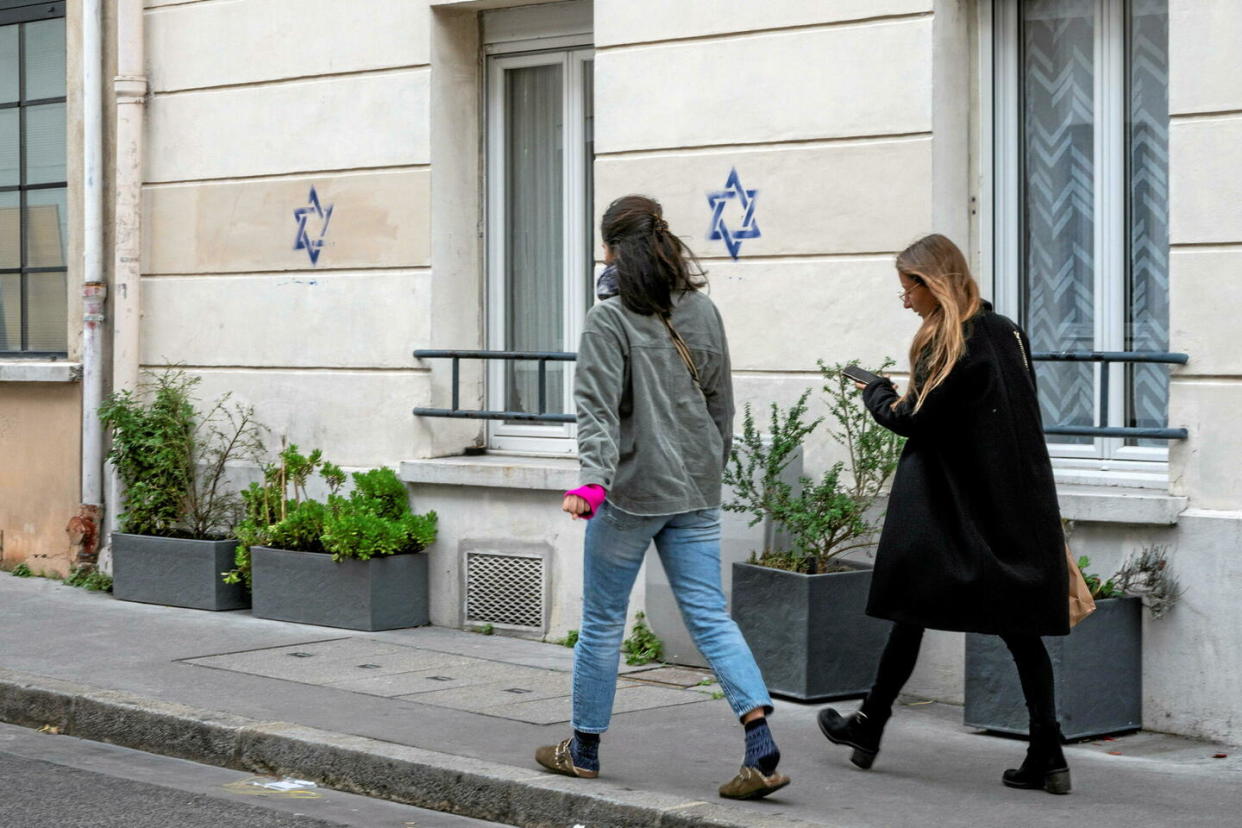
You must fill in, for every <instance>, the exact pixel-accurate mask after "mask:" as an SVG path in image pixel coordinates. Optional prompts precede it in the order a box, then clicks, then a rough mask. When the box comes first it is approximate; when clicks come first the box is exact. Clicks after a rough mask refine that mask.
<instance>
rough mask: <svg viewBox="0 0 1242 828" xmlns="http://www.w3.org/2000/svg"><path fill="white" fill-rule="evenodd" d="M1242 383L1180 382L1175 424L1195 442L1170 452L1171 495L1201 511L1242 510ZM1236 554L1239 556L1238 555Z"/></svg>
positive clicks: (1172, 412) (1175, 390)
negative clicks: (1241, 433)
mask: <svg viewBox="0 0 1242 828" xmlns="http://www.w3.org/2000/svg"><path fill="white" fill-rule="evenodd" d="M1239 410H1242V381H1239V380H1214V381H1207V380H1198V381H1195V380H1190V381H1181V382H1179V381H1178V380H1177V379H1176V378H1174V380H1173V382H1172V394H1171V400H1170V402H1169V422H1170V423H1171V424H1176V425H1177V426H1184V427H1185V428H1186V429H1187V430H1188V431H1189V432H1190V436H1189V437H1188V438H1187V439H1186V440H1181V441H1176V442H1174V443H1173V444H1172V445H1171V446H1170V448H1169V466H1170V476H1171V477H1172V479H1171V480H1170V481H1169V482H1170V486H1169V488H1170V490H1171V491H1172V492H1173V494H1178V495H1188V496H1189V497H1190V505H1191V507H1192V508H1195V509H1220V510H1235V511H1236V510H1238V509H1239V508H1240V507H1242V476H1239V474H1238V469H1240V468H1242V441H1239V440H1238V439H1237V437H1236V433H1237V412H1238V411H1239ZM1235 551H1236V550H1235Z"/></svg>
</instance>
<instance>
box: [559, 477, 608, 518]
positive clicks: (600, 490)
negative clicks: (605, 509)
mask: <svg viewBox="0 0 1242 828" xmlns="http://www.w3.org/2000/svg"><path fill="white" fill-rule="evenodd" d="M565 494H567V495H577V496H578V497H580V498H582V499H583V500H585V501H586V502H587V505H588V506H590V507H591V511H589V512H587V513H586V514H585V515H582V516H581V517H584V518H586V519H587V520H590V519H591V518H593V517H595V513H596V512H598V511H599V507H600V506H603V505H604V499H605V498H607V497H608V490H607V489H605V488H604V487H603V486H600V485H599V484H597V483H588V484H586V485H585V486H579V487H578V488H576V489H570V490H569V491H567V492H565Z"/></svg>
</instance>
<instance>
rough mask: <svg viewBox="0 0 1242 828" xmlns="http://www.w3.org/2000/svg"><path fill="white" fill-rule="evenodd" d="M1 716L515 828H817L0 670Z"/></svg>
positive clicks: (28, 724)
mask: <svg viewBox="0 0 1242 828" xmlns="http://www.w3.org/2000/svg"><path fill="white" fill-rule="evenodd" d="M0 721H5V722H9V723H11V724H16V725H23V726H25V727H34V728H39V727H43V726H45V725H50V726H52V727H55V728H58V730H59V732H60V733H62V734H64V735H67V736H76V737H78V738H82V739H90V740H92V741H98V742H109V743H111V744H115V745H121V746H123V747H128V748H134V749H136V750H142V751H146V752H148V753H157V754H161V755H164V756H173V757H177V758H179V759H189V760H191V761H195V762H202V763H205V764H210V765H218V766H221V767H227V768H233V769H236V770H243V771H248V772H252V773H265V774H278V775H290V776H296V777H298V778H300V779H310V780H313V781H314V782H316V783H318V784H322V785H325V786H327V787H330V788H335V789H337V790H340V791H347V792H350V793H359V794H364V795H366V796H373V797H379V798H382V799H388V800H392V801H394V802H402V803H405V804H408V805H417V806H419V807H422V808H431V809H434V810H437V811H444V812H447V813H453V814H460V815H462V816H469V817H474V818H476V819H486V820H491V821H495V822H504V823H508V824H512V825H521V826H531V827H532V828H534V827H535V826H559V825H567V824H574V823H582V824H585V825H608V826H618V827H619V828H620V827H621V826H635V827H636V828H638V827H640V826H641V828H703V827H705V826H710V828H785V827H786V826H788V828H794V827H795V826H808V825H814V824H818V825H823V824H824V823H809V822H805V821H803V820H797V819H791V818H788V817H780V816H774V815H764V814H763V813H761V812H758V811H747V812H740V811H739V810H738V809H737V808H728V807H723V806H721V805H718V804H715V803H710V802H705V801H694V800H685V799H682V798H680V797H676V796H670V795H668V794H660V793H644V792H639V791H632V790H627V789H624V788H621V787H620V786H616V785H612V784H610V783H608V782H606V781H600V780H596V781H591V782H586V781H584V780H574V779H568V778H566V777H560V776H555V775H552V774H548V773H542V772H540V771H538V770H536V769H534V768H518V767H513V766H510V765H501V764H497V763H493V762H484V761H481V760H477V759H471V758H469V757H464V756H455V755H453V754H448V753H438V752H436V751H430V750H423V749H421V748H415V747H408V746H406V745H398V744H393V743H391V742H382V741H379V740H377V739H369V738H366V737H362V736H349V735H344V734H340V733H331V732H328V731H324V730H318V729H315V728H311V727H304V726H302V725H296V724H290V723H287V722H260V721H255V720H252V719H246V718H242V717H240V716H234V715H232V714H229V713H220V712H216V711H210V710H201V709H197V708H192V707H187V706H185V705H181V704H173V703H169V702H162V701H157V700H154V699H147V698H143V697H141V696H136V695H133V694H130V693H124V692H119V691H112V690H103V689H100V688H97V687H91V686H88V685H83V684H77V683H74V682H68V681H62V680H60V679H55V678H50V677H46V676H38V675H34V674H30V673H21V672H17V671H14V670H7V669H4V668H0Z"/></svg>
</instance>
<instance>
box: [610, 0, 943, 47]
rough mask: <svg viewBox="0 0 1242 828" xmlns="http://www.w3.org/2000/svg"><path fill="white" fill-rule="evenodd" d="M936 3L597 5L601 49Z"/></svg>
mask: <svg viewBox="0 0 1242 828" xmlns="http://www.w3.org/2000/svg"><path fill="white" fill-rule="evenodd" d="M931 8H932V3H931V0H816V2H811V3H808V2H807V1H806V0H765V2H763V3H756V2H754V0H677V2H675V3H670V2H668V0H596V2H595V31H596V34H595V42H596V44H597V45H599V46H616V45H618V44H624V43H642V42H645V41H653V40H665V39H669V38H678V37H706V36H709V35H719V34H731V33H734V32H746V31H752V30H755V29H776V28H781V27H785V26H809V25H815V24H817V23H835V22H838V21H845V20H862V19H867V18H874V17H882V16H884V15H896V14H916V13H919V12H929V11H931Z"/></svg>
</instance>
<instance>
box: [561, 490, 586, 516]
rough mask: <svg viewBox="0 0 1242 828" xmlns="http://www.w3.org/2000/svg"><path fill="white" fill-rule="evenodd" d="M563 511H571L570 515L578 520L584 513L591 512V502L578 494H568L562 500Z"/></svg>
mask: <svg viewBox="0 0 1242 828" xmlns="http://www.w3.org/2000/svg"><path fill="white" fill-rule="evenodd" d="M561 511H562V512H569V516H570V517H571V518H573V519H574V520H577V519H578V518H579V517H581V516H582V515H586V514H590V512H591V504H590V503H587V502H586V500H584V499H583V498H581V497H578V495H571V494H567V495H565V499H564V500H562V501H561Z"/></svg>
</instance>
